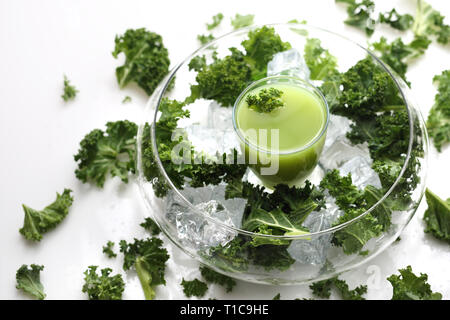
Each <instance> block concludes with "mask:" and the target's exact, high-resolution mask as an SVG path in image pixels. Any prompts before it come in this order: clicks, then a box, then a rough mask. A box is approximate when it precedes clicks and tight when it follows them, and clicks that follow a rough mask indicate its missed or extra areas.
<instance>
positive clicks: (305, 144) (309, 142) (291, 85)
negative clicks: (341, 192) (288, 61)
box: [233, 75, 329, 188]
mask: <svg viewBox="0 0 450 320" xmlns="http://www.w3.org/2000/svg"><path fill="white" fill-rule="evenodd" d="M269 88H276V89H278V90H281V91H282V92H283V93H282V95H281V97H280V98H281V100H283V102H284V106H283V107H280V108H277V109H275V110H273V111H271V112H269V113H261V112H258V111H255V110H253V109H251V108H249V107H248V105H247V103H246V97H247V96H248V95H249V94H258V92H259V91H260V90H262V89H269ZM328 118H329V111H328V104H327V102H326V100H325V98H324V96H323V95H322V93H321V92H320V91H319V90H318V89H317V88H316V87H314V86H313V85H312V84H310V83H309V82H307V81H305V80H302V79H299V78H296V77H291V76H284V75H277V76H271V77H267V78H264V79H261V80H259V81H256V82H254V83H252V84H251V85H249V86H248V87H247V88H246V89H245V90H244V91H243V92H242V93H241V94H240V96H239V97H238V99H237V100H236V102H235V104H234V107H233V125H234V129H235V132H236V134H237V136H238V138H239V141H240V145H241V150H242V152H243V153H244V154H245V161H246V163H247V164H249V166H250V168H251V169H252V171H253V172H254V173H255V174H256V176H257V177H258V178H259V179H260V180H261V182H262V183H263V184H264V185H265V186H266V187H268V188H272V187H274V186H275V185H277V184H287V185H290V186H292V185H299V184H301V183H303V182H304V180H305V179H306V178H307V177H308V176H309V175H310V174H311V172H312V171H313V170H314V168H315V167H316V165H317V163H318V160H319V157H320V154H321V152H322V149H323V146H324V143H325V137H326V132H327V127H328Z"/></svg>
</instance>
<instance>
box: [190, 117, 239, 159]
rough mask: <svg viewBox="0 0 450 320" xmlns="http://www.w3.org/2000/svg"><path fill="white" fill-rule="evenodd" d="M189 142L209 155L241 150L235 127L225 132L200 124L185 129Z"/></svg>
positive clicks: (199, 150) (197, 149)
mask: <svg viewBox="0 0 450 320" xmlns="http://www.w3.org/2000/svg"><path fill="white" fill-rule="evenodd" d="M185 130H186V132H187V136H188V139H189V141H190V142H191V143H192V146H193V147H194V149H195V150H196V151H198V152H201V151H204V152H206V153H207V154H208V155H211V156H214V155H216V153H217V152H218V153H219V154H223V153H231V152H232V150H233V149H236V150H239V149H240V146H239V142H238V140H237V137H236V134H235V132H234V129H233V127H231V128H227V129H224V130H218V129H214V128H210V127H207V126H204V125H201V124H198V123H193V124H191V125H189V126H187V127H185Z"/></svg>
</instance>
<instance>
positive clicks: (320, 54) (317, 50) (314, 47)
mask: <svg viewBox="0 0 450 320" xmlns="http://www.w3.org/2000/svg"><path fill="white" fill-rule="evenodd" d="M304 50H305V54H304V58H305V62H306V64H307V66H308V68H309V71H310V72H311V75H310V78H311V80H325V79H330V78H331V77H333V76H336V75H338V74H339V71H338V70H337V59H336V57H335V56H333V55H332V54H331V53H330V52H329V51H328V50H326V49H324V48H323V47H322V45H321V42H320V40H319V39H316V38H309V39H307V40H306V44H305V49H304Z"/></svg>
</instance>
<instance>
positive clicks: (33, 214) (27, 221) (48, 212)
mask: <svg viewBox="0 0 450 320" xmlns="http://www.w3.org/2000/svg"><path fill="white" fill-rule="evenodd" d="M71 192H72V190H70V189H64V191H63V193H62V194H59V193H56V200H55V201H54V202H52V203H51V204H50V205H48V206H47V207H45V208H44V209H43V210H41V211H38V210H35V209H32V208H30V207H28V206H26V205H22V207H23V211H24V213H25V218H24V221H23V227H22V228H21V229H20V230H19V232H20V233H21V234H22V235H23V236H24V237H25V238H26V239H28V240H33V241H40V240H41V239H42V234H43V233H46V232H47V231H49V230H51V229H53V228H55V227H56V226H57V225H58V224H59V223H61V221H62V220H64V218H65V217H66V216H67V214H68V213H69V208H70V206H71V205H72V202H73V197H72V196H71V195H70V193H71Z"/></svg>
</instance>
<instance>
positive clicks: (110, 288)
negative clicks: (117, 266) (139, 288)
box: [82, 266, 125, 300]
mask: <svg viewBox="0 0 450 320" xmlns="http://www.w3.org/2000/svg"><path fill="white" fill-rule="evenodd" d="M97 268H98V266H89V267H88V269H87V270H86V271H85V272H84V275H85V277H84V285H83V288H82V291H83V292H86V293H87V294H88V297H89V300H121V299H122V293H123V291H124V290H125V283H124V281H123V279H122V275H120V274H116V275H114V276H110V273H111V272H112V270H111V269H110V268H105V269H102V270H101V271H100V272H101V275H98V274H97V271H96V270H97Z"/></svg>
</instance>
